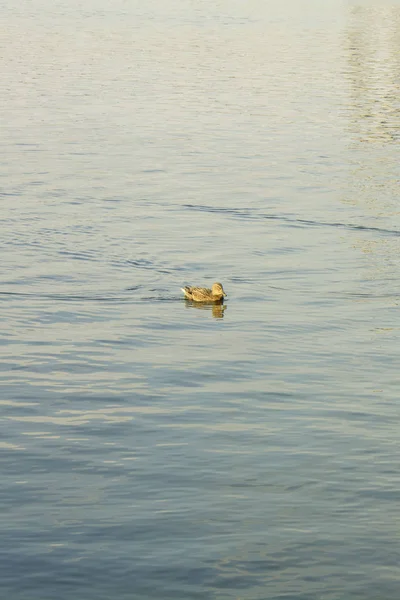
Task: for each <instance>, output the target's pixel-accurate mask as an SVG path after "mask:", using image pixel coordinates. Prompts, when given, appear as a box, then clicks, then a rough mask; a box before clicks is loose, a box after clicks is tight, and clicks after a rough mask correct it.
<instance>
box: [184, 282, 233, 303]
mask: <svg viewBox="0 0 400 600" xmlns="http://www.w3.org/2000/svg"><path fill="white" fill-rule="evenodd" d="M181 289H182V292H183V293H184V294H185V298H187V299H188V300H193V301H194V302H223V300H224V297H225V296H226V294H225V292H224V288H223V287H222V283H213V284H212V288H211V290H210V289H209V288H203V287H191V286H189V285H187V286H185V287H184V288H181Z"/></svg>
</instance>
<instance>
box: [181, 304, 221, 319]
mask: <svg viewBox="0 0 400 600" xmlns="http://www.w3.org/2000/svg"><path fill="white" fill-rule="evenodd" d="M185 305H186V308H197V309H198V310H208V311H211V314H212V316H213V317H214V319H223V318H224V313H225V310H226V308H227V306H226V304H202V303H199V302H191V301H190V300H185Z"/></svg>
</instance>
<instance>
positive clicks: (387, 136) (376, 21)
mask: <svg viewBox="0 0 400 600" xmlns="http://www.w3.org/2000/svg"><path fill="white" fill-rule="evenodd" d="M345 36H346V41H345V48H346V54H347V69H346V76H347V78H348V84H349V103H348V116H349V121H348V127H349V133H350V148H349V149H350V157H351V158H350V163H349V167H350V170H349V178H348V188H347V198H346V203H348V204H351V205H353V206H354V207H356V208H359V209H361V211H362V213H361V215H360V219H362V223H363V224H364V225H365V226H367V227H371V228H373V231H371V233H370V234H368V233H366V232H363V233H360V234H359V235H358V236H357V239H356V241H355V242H354V241H353V246H354V247H355V248H356V249H358V250H359V251H360V252H362V253H363V255H364V256H365V259H366V261H367V265H368V273H367V277H366V282H364V285H366V286H367V289H366V290H364V292H367V293H366V295H365V299H366V300H370V299H371V298H374V297H375V298H379V297H380V296H381V292H380V290H378V289H377V288H376V283H377V282H380V283H384V287H383V288H382V290H383V292H384V295H385V297H387V298H388V300H387V301H389V302H390V303H391V304H393V303H394V304H396V303H397V290H396V289H395V288H396V286H395V285H393V283H392V282H393V281H394V280H395V279H396V280H397V274H398V270H399V268H400V259H399V257H400V229H399V226H398V215H399V214H400V211H399V204H398V188H399V178H400V169H399V160H400V154H399V142H400V101H399V99H400V80H399V72H400V6H399V5H397V6H394V5H388V4H385V3H374V4H369V5H368V4H359V3H357V5H355V6H352V7H351V9H350V11H349V22H348V26H347V29H346V32H345ZM397 231H399V235H397V234H396V232H397ZM371 286H372V287H371ZM390 296H392V298H391V299H390V300H389V298H390Z"/></svg>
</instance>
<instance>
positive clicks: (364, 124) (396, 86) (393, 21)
mask: <svg viewBox="0 0 400 600" xmlns="http://www.w3.org/2000/svg"><path fill="white" fill-rule="evenodd" d="M347 50H348V66H349V78H350V86H351V91H350V93H351V111H352V120H351V128H352V132H353V133H354V134H355V136H356V138H357V139H358V141H361V142H364V143H368V142H383V143H393V142H398V141H399V139H400V107H399V97H400V81H399V76H398V75H399V68H400V6H387V5H383V6H382V5H376V6H354V7H352V9H351V12H350V23H349V26H348V28H347Z"/></svg>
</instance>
